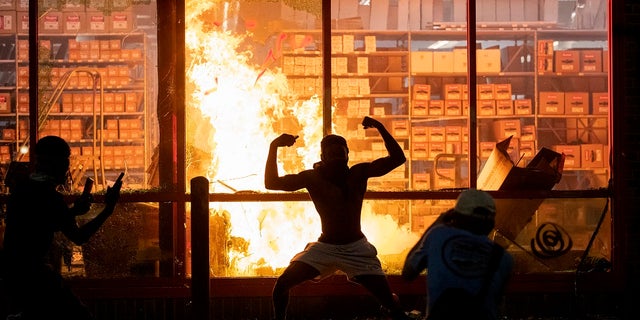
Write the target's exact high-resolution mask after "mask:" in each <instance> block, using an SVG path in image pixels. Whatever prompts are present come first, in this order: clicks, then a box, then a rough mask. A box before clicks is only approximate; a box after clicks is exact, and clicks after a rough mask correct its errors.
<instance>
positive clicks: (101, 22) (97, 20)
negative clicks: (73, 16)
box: [86, 11, 111, 33]
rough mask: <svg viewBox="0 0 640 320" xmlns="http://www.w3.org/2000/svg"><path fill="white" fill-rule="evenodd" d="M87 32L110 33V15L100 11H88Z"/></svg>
mask: <svg viewBox="0 0 640 320" xmlns="http://www.w3.org/2000/svg"><path fill="white" fill-rule="evenodd" d="M86 19H87V32H89V33H109V32H111V29H110V22H109V17H108V16H106V15H105V14H104V13H102V12H100V11H87V12H86Z"/></svg>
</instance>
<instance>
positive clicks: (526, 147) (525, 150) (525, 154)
mask: <svg viewBox="0 0 640 320" xmlns="http://www.w3.org/2000/svg"><path fill="white" fill-rule="evenodd" d="M519 150H520V155H521V156H522V158H524V159H531V158H533V156H534V155H535V154H536V143H535V141H522V138H520V146H519Z"/></svg>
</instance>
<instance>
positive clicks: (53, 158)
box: [35, 136, 71, 184]
mask: <svg viewBox="0 0 640 320" xmlns="http://www.w3.org/2000/svg"><path fill="white" fill-rule="evenodd" d="M70 155H71V149H70V148H69V145H68V144H67V142H66V141H64V139H62V138H60V137H57V136H46V137H44V138H42V139H40V140H38V143H36V146H35V156H36V159H35V160H36V161H35V163H36V172H38V173H44V174H46V175H48V176H51V177H52V178H54V179H55V182H56V183H59V184H63V183H65V182H66V178H67V171H69V156H70Z"/></svg>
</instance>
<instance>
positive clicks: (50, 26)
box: [38, 11, 63, 34]
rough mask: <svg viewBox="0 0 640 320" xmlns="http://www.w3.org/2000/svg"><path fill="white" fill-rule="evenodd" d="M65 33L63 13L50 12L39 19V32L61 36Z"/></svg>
mask: <svg viewBox="0 0 640 320" xmlns="http://www.w3.org/2000/svg"><path fill="white" fill-rule="evenodd" d="M62 31H63V20H62V13H61V12H54V11H49V12H46V13H44V14H43V15H42V16H41V17H40V18H39V19H38V32H40V33H46V34H51V33H55V34H59V33H62Z"/></svg>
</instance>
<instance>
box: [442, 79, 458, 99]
mask: <svg viewBox="0 0 640 320" xmlns="http://www.w3.org/2000/svg"><path fill="white" fill-rule="evenodd" d="M444 99H445V100H462V84H460V83H447V84H445V85H444Z"/></svg>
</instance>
